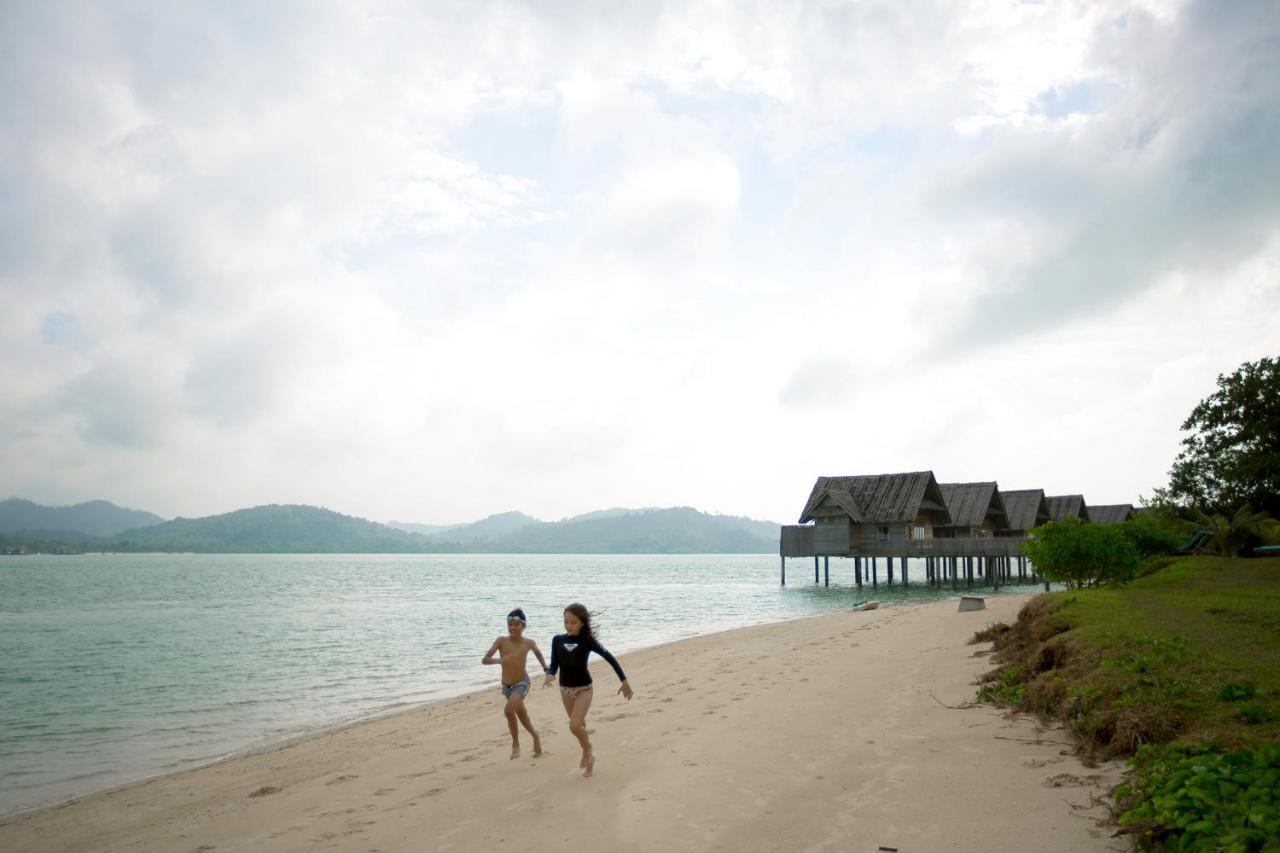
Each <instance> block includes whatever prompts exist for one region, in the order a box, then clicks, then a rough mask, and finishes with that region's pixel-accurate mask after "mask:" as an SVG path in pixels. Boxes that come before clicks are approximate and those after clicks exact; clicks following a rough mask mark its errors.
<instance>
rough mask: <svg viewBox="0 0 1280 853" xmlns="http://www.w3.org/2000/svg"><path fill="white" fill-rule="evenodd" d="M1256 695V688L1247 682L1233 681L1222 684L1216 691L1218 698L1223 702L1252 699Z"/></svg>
mask: <svg viewBox="0 0 1280 853" xmlns="http://www.w3.org/2000/svg"><path fill="white" fill-rule="evenodd" d="M1257 695H1258V688H1257V687H1255V686H1254V685H1253V684H1250V683H1249V682H1247V681H1245V682H1239V681H1233V682H1231V683H1230V684H1224V685H1223V686H1222V689H1221V690H1219V691H1218V698H1219V699H1221V700H1222V701H1223V702H1240V701H1243V700H1245V699H1252V698H1253V697H1255V696H1257Z"/></svg>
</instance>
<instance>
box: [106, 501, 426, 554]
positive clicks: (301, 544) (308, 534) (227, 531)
mask: <svg viewBox="0 0 1280 853" xmlns="http://www.w3.org/2000/svg"><path fill="white" fill-rule="evenodd" d="M105 547H106V548H108V549H111V550H122V551H196V552H206V553H277V554H290V553H294V554H311V553H346V554H379V553H414V552H421V551H434V550H440V549H439V548H435V547H432V545H431V543H430V542H429V541H428V540H427V538H426V537H424V536H422V535H421V534H417V533H405V532H404V531H402V530H395V529H394V528H391V527H388V526H387V525H385V524H377V523H375V522H372V521H366V520H365V519H363V518H355V517H354V516H350V515H342V514H341V513H337V512H333V511H332V510H328V509H322V508H320V507H314V506H298V505H279V504H271V505H268V506H256V507H253V508H251V509H240V510H236V511H235V512H228V513H225V514H223V515H211V516H208V517H206V518H175V519H174V520H173V521H167V522H165V523H164V524H157V525H155V526H154V527H145V528H142V529H140V530H130V531H128V532H126V533H123V534H121V535H120V536H118V537H116V538H115V539H114V540H113V541H111V542H109V543H106V545H105Z"/></svg>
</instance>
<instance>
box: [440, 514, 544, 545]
mask: <svg viewBox="0 0 1280 853" xmlns="http://www.w3.org/2000/svg"><path fill="white" fill-rule="evenodd" d="M542 523H543V522H541V521H539V520H538V519H536V518H534V517H533V516H531V515H525V514H524V513H523V512H500V513H498V514H497V515H491V516H489V517H488V518H482V519H480V520H479V521H474V522H472V523H471V524H460V525H458V526H457V527H451V528H449V529H448V530H445V531H443V532H441V533H436V534H434V535H432V536H431V537H430V538H431V539H432V541H434V542H439V543H442V544H449V543H452V544H455V545H461V546H473V545H476V544H478V543H483V542H499V541H501V540H502V539H504V538H505V537H507V536H509V535H511V534H513V533H516V532H517V531H520V530H523V529H524V528H526V527H529V526H531V525H539V524H542Z"/></svg>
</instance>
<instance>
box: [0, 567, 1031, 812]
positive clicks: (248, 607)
mask: <svg viewBox="0 0 1280 853" xmlns="http://www.w3.org/2000/svg"><path fill="white" fill-rule="evenodd" d="M913 563H914V561H913ZM831 570H832V575H833V581H835V580H836V579H839V580H843V581H845V582H847V583H852V574H853V571H852V563H851V562H846V561H832V567H831ZM787 575H788V578H787V580H788V582H789V584H790V586H788V587H787V588H786V589H782V588H780V587H779V586H778V558H777V557H776V556H771V555H760V556H751V555H748V556H742V555H732V556H702V555H699V556H647V555H646V556H630V555H628V556H583V555H572V556H545V555H537V556H523V555H522V556H510V555H454V554H450V555H411V556H402V555H390V556H389V555H374V556H364V555H356V556H353V555H320V556H316V555H268V556H262V555H236V556H222V555H218V556H214V555H172V554H155V555H83V556H65V557H58V556H44V555H40V556H25V557H0V696H2V700H0V814H5V813H9V812H13V811H17V810H21V809H26V808H30V807H34V806H38V805H42V804H47V803H50V802H55V801H58V800H62V799H65V798H67V797H71V796H76V795H79V794H83V793H86V792H89V791H93V790H97V789H100V788H105V787H110V786H112V785H117V784H121V783H123V782H128V781H131V780H135V779H140V778H145V777H147V776H153V775H156V774H159V773H165V772H169V771H173V770H177V769H181V768H184V767H189V766H193V765H196V764H200V763H205V762H208V761H210V760H214V759H216V758H219V757H222V756H225V755H227V754H229V753H232V752H235V751H237V750H241V749H244V748H246V747H249V746H252V745H256V744H260V743H263V742H268V741H271V740H279V739H282V738H285V737H288V736H291V735H296V734H300V733H303V732H306V731H308V730H313V729H316V728H319V727H324V726H329V725H333V724H336V723H339V722H343V721H347V720H351V719H355V718H358V717H361V716H365V715H369V714H374V713H379V712H384V711H386V710H389V709H392V708H396V707H398V706H404V705H408V704H413V703H418V702H422V701H426V700H430V699H433V698H439V697H443V696H449V695H456V694H459V693H462V692H465V691H467V690H470V689H474V688H477V687H484V686H490V685H493V684H494V683H495V678H496V675H495V672H496V670H494V669H492V668H490V667H484V666H481V665H480V658H481V657H482V656H483V654H484V652H485V649H486V648H487V647H488V644H489V643H490V642H491V641H492V640H493V638H494V637H495V636H497V635H498V634H499V633H504V632H505V616H506V613H507V611H508V610H510V609H511V608H512V607H515V606H517V605H518V606H522V607H524V609H525V611H526V612H527V613H528V615H529V619H530V625H529V633H530V635H531V636H532V637H534V638H535V639H537V640H538V641H539V642H540V643H541V644H542V645H543V648H544V649H549V647H550V638H551V636H552V635H553V634H554V633H556V632H557V631H558V630H562V626H561V612H562V610H563V608H564V606H565V605H566V604H568V603H569V602H570V601H581V602H583V603H584V604H586V605H587V606H588V607H589V608H591V609H592V610H593V611H598V612H599V613H600V617H599V621H600V635H601V639H602V640H603V642H604V643H605V644H606V645H607V646H608V647H609V648H610V649H611V650H612V651H614V652H615V653H625V652H627V651H628V650H632V649H636V648H641V647H644V646H651V645H655V644H657V643H662V642H667V641H670V640H676V639H680V638H683V637H689V636H693V635H696V634H704V633H710V632H713V631H720V630H725V629H728V628H735V627H739V626H743V625H751V624H757V623H762V622H774V621H779V620H782V619H788V618H792V617H796V616H803V615H808V614H813V613H820V612H824V611H830V610H836V609H840V608H845V607H848V606H849V604H850V603H851V602H852V601H853V600H854V599H855V598H860V597H862V596H861V595H860V594H859V593H858V592H857V591H856V590H854V589H850V588H848V587H842V586H833V587H832V588H830V589H824V588H822V587H815V586H813V572H812V564H806V562H805V561H804V560H791V561H788V565H787ZM923 576H924V572H923V571H922V570H921V569H920V568H919V567H918V566H916V565H914V564H913V566H912V569H911V577H912V578H913V579H921V578H923ZM1024 589H1025V588H1024ZM865 590H869V587H866V588H864V591H865ZM955 594H956V593H954V592H951V591H949V590H945V591H944V590H934V589H930V588H928V587H924V586H920V585H912V586H910V587H909V588H907V589H905V590H904V589H903V588H902V587H901V586H900V585H899V586H895V587H887V586H886V585H884V584H883V583H882V584H881V585H880V587H879V589H878V590H876V591H875V598H877V599H878V600H880V601H881V602H882V603H883V605H891V604H893V603H896V602H901V601H904V600H908V599H909V600H922V601H923V600H931V599H936V598H943V597H948V596H953V595H955ZM623 664H624V666H625V658H624V659H623ZM638 686H639V687H640V688H641V689H643V687H642V685H638Z"/></svg>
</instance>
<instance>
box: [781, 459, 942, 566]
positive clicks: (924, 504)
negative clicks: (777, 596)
mask: <svg viewBox="0 0 1280 853" xmlns="http://www.w3.org/2000/svg"><path fill="white" fill-rule="evenodd" d="M810 522H812V523H813V525H814V531H813V544H814V549H815V550H814V552H813V553H814V554H824V555H833V556H835V555H839V556H848V555H851V554H854V553H872V552H880V551H884V552H885V553H890V552H891V551H892V550H893V549H894V546H895V545H900V544H903V543H907V542H922V541H924V540H926V539H932V538H933V530H934V527H935V526H938V525H949V524H951V516H950V515H949V514H948V513H947V504H946V501H945V500H944V498H943V497H942V490H941V489H939V488H938V481H937V480H935V479H934V476H933V472H932V471H912V472H909V473H905V474H869V475H861V476H855V477H819V478H818V480H817V482H816V483H814V485H813V491H811V492H810V493H809V500H808V501H807V502H806V503H805V506H804V511H803V512H802V513H800V523H801V524H809V523H810Z"/></svg>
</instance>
